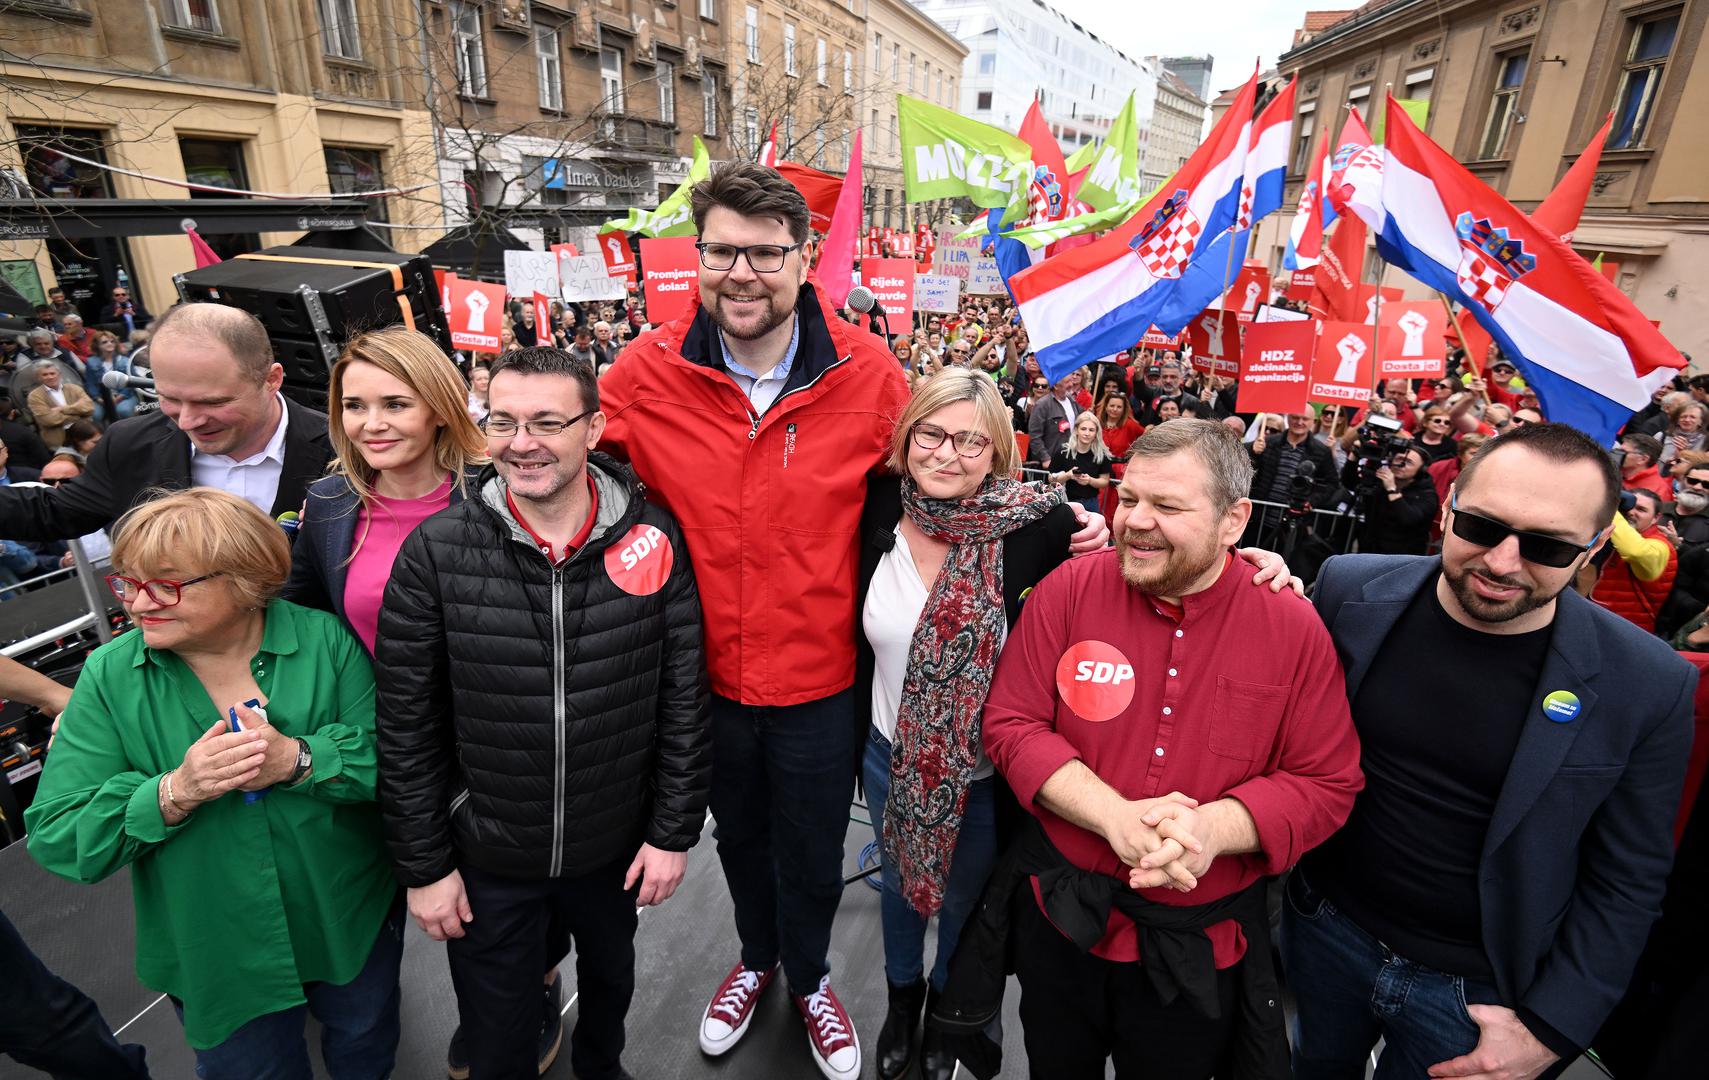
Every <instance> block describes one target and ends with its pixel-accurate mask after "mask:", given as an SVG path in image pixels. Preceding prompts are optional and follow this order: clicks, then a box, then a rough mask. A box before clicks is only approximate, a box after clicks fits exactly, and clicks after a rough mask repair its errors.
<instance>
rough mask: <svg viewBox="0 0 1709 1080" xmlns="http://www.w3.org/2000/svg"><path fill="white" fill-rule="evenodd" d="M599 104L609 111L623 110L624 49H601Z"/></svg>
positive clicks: (617, 111) (618, 111)
mask: <svg viewBox="0 0 1709 1080" xmlns="http://www.w3.org/2000/svg"><path fill="white" fill-rule="evenodd" d="M599 105H600V108H601V109H602V110H603V111H605V112H609V113H620V112H622V111H623V50H622V49H601V50H599Z"/></svg>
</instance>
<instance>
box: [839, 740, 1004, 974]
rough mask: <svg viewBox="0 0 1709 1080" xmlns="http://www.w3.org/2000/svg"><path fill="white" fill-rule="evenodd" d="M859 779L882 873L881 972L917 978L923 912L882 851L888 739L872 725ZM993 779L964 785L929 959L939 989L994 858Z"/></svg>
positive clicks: (923, 949) (922, 967)
mask: <svg viewBox="0 0 1709 1080" xmlns="http://www.w3.org/2000/svg"><path fill="white" fill-rule="evenodd" d="M862 779H863V781H864V783H865V785H866V807H867V812H868V813H869V814H870V815H871V817H872V833H873V835H874V836H876V837H877V838H878V852H879V859H880V862H881V865H882V867H883V871H882V873H883V875H884V899H883V901H882V902H881V904H880V905H879V915H880V919H881V921H882V922H883V925H884V977H885V978H887V979H889V980H890V983H891V985H892V986H906V985H908V984H909V983H912V982H914V981H915V980H917V979H919V977H920V974H921V972H923V971H924V970H925V966H926V917H925V916H924V915H921V914H920V913H919V912H918V911H915V910H914V908H913V907H912V906H911V905H910V904H909V903H908V901H906V900H904V899H903V898H902V875H901V873H900V872H899V871H898V870H897V869H896V866H895V865H894V864H893V863H891V861H890V859H889V858H888V857H887V856H885V854H884V808H885V805H886V804H887V803H888V802H889V801H890V740H889V739H886V738H885V737H884V736H883V735H880V734H879V733H878V729H877V728H872V729H870V731H869V735H868V737H867V740H866V755H865V758H864V760H863V767H862ZM996 784H997V782H996V780H994V779H993V778H992V777H989V776H987V777H986V778H985V779H983V780H978V781H975V782H974V783H973V784H972V785H971V786H969V787H968V789H967V804H966V806H965V807H964V809H963V811H962V818H961V835H960V836H958V837H957V838H956V841H955V855H954V857H953V858H952V859H951V860H950V868H949V881H948V883H947V884H946V885H945V886H944V902H943V907H942V908H941V909H940V910H939V911H938V951H937V956H936V958H934V959H933V961H932V989H934V990H942V989H943V988H944V981H945V980H946V979H948V978H949V961H950V957H952V956H954V955H955V946H956V943H957V942H959V941H960V940H961V931H962V928H963V927H964V926H966V925H967V918H968V916H969V915H972V914H973V909H974V907H975V906H977V905H978V903H979V894H980V893H982V892H984V891H985V882H986V879H987V878H989V877H990V876H991V868H992V867H993V866H994V865H996V862H997V820H996V798H995V791H996Z"/></svg>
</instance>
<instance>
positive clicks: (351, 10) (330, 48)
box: [316, 0, 362, 60]
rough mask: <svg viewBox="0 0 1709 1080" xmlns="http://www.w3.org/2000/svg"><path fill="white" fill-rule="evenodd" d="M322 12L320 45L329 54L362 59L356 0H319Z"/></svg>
mask: <svg viewBox="0 0 1709 1080" xmlns="http://www.w3.org/2000/svg"><path fill="white" fill-rule="evenodd" d="M316 7H317V9H318V11H319V14H320V47H321V50H322V51H323V52H325V53H326V55H328V56H342V57H343V58H344V59H346V60H360V59H362V40H361V38H360V37H359V36H358V35H357V33H356V0H317V4H316Z"/></svg>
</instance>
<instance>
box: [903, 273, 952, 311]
mask: <svg viewBox="0 0 1709 1080" xmlns="http://www.w3.org/2000/svg"><path fill="white" fill-rule="evenodd" d="M960 300H961V279H960V278H953V277H947V276H945V275H943V274H921V275H919V276H918V277H916V278H915V279H914V310H915V311H935V312H937V313H939V314H941V315H948V314H952V313H954V312H955V310H956V309H957V308H958V307H959V306H960Z"/></svg>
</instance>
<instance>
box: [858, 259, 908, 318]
mask: <svg viewBox="0 0 1709 1080" xmlns="http://www.w3.org/2000/svg"><path fill="white" fill-rule="evenodd" d="M914 270H915V266H914V261H913V260H912V259H866V260H863V261H862V262H861V264H860V279H861V283H862V284H863V285H865V286H866V287H867V288H868V289H871V290H872V295H873V296H876V297H877V298H878V305H879V307H882V308H883V309H884V314H885V316H886V317H887V318H888V319H889V320H890V332H891V333H892V334H905V333H907V332H908V331H909V329H911V325H912V323H913V321H914Z"/></svg>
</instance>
